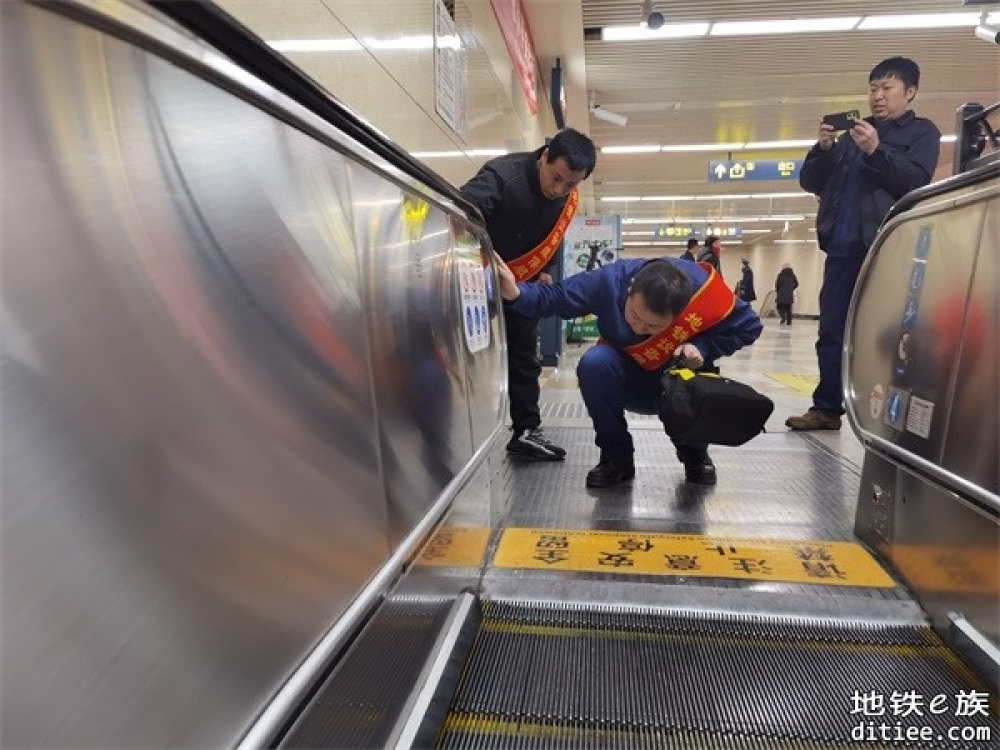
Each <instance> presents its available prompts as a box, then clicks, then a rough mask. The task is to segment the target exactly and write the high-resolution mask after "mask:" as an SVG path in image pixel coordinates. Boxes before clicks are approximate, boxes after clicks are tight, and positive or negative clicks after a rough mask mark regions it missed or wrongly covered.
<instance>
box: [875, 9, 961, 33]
mask: <svg viewBox="0 0 1000 750" xmlns="http://www.w3.org/2000/svg"><path fill="white" fill-rule="evenodd" d="M979 18H980V14H979V13H913V14H909V15H900V16H868V17H867V18H866V19H864V20H863V21H862V22H861V23H860V24H858V28H859V29H864V30H871V29H890V30H895V29H940V28H949V27H955V26H975V25H976V24H977V23H979Z"/></svg>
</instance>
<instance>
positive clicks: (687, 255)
mask: <svg viewBox="0 0 1000 750" xmlns="http://www.w3.org/2000/svg"><path fill="white" fill-rule="evenodd" d="M697 247H698V238H697V237H688V244H687V250H685V251H684V252H683V253H681V260H694V259H695V258H694V251H695V248H697Z"/></svg>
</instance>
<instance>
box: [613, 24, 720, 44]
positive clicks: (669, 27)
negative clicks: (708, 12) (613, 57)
mask: <svg viewBox="0 0 1000 750" xmlns="http://www.w3.org/2000/svg"><path fill="white" fill-rule="evenodd" d="M708 27H709V24H708V23H707V22H706V23H665V24H663V26H661V27H660V28H658V29H656V30H653V29H650V28H649V27H647V26H607V27H605V28H603V29H601V39H602V40H603V41H605V42H629V41H636V40H642V39H681V38H683V37H693V36H705V34H706V33H707V32H708Z"/></svg>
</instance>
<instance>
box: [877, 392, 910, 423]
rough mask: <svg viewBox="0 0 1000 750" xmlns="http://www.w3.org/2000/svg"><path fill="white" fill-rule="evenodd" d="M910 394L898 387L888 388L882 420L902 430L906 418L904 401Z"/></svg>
mask: <svg viewBox="0 0 1000 750" xmlns="http://www.w3.org/2000/svg"><path fill="white" fill-rule="evenodd" d="M909 397H910V394H909V393H907V392H906V391H904V390H900V389H899V388H890V389H889V396H888V398H887V399H886V401H885V414H883V415H882V421H883V422H885V423H886V424H887V425H889V426H890V427H892V428H893V429H895V430H899V431H900V432H902V431H903V424H904V420H905V418H906V402H907V401H908V400H909Z"/></svg>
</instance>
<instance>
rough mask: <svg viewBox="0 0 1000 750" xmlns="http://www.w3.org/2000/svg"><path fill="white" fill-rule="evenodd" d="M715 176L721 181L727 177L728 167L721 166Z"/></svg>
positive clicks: (717, 168) (716, 169)
mask: <svg viewBox="0 0 1000 750" xmlns="http://www.w3.org/2000/svg"><path fill="white" fill-rule="evenodd" d="M715 176H716V177H718V178H719V179H720V180H721V179H722V178H723V177H725V176H726V166H725V165H724V164H720V165H718V166H717V167H716V168H715Z"/></svg>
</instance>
